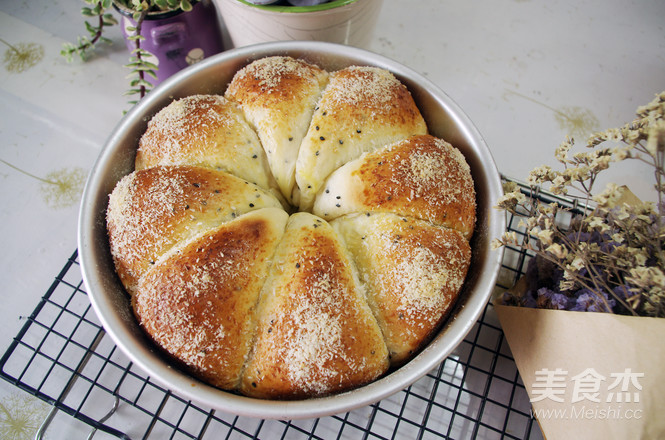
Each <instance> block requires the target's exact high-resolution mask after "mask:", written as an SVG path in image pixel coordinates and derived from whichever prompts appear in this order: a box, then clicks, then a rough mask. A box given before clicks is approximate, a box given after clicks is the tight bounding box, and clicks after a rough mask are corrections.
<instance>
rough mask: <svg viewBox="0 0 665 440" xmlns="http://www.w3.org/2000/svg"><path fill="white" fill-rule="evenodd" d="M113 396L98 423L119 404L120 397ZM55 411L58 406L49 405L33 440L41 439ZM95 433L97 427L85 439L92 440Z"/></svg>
mask: <svg viewBox="0 0 665 440" xmlns="http://www.w3.org/2000/svg"><path fill="white" fill-rule="evenodd" d="M113 397H114V398H115V400H114V401H113V406H112V407H111V409H110V410H109V412H108V413H106V415H105V416H104V417H102V418H101V419H100V420H99V423H104V422H105V421H107V420H108V419H109V417H111V416H112V415H113V414H114V413H115V412H116V410H117V409H118V405H119V404H120V399H119V398H118V396H113ZM57 412H58V408H56V407H55V406H53V407H51V410H50V411H49V413H48V414H47V415H46V418H44V421H43V422H42V424H41V425H40V426H39V429H38V430H37V432H36V433H35V440H42V439H43V438H44V433H45V432H46V430H47V429H48V427H49V425H50V424H51V421H52V420H53V417H55V414H56V413H57ZM96 433H97V428H96V427H93V428H92V430H91V431H90V434H88V437H86V440H92V438H93V437H94V436H95V434H96Z"/></svg>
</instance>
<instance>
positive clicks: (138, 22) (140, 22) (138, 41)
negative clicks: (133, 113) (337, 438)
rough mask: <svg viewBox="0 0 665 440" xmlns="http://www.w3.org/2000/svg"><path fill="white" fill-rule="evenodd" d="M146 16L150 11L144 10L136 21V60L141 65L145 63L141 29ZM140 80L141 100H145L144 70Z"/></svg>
mask: <svg viewBox="0 0 665 440" xmlns="http://www.w3.org/2000/svg"><path fill="white" fill-rule="evenodd" d="M146 15H148V11H147V10H144V11H143V12H141V16H140V17H139V19H138V20H136V35H137V37H139V38H137V39H136V59H137V60H138V61H139V63H142V62H143V58H142V57H141V38H140V35H141V27H142V26H143V20H144V19H145V17H146ZM138 73H139V78H140V80H141V85H140V86H139V90H140V91H139V99H141V98H143V97H144V96H145V95H146V88H145V85H143V80H144V79H145V72H144V71H143V69H140V70H139V72H138Z"/></svg>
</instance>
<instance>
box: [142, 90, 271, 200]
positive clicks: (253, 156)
mask: <svg viewBox="0 0 665 440" xmlns="http://www.w3.org/2000/svg"><path fill="white" fill-rule="evenodd" d="M158 165H198V166H204V167H209V168H214V169H217V170H222V171H226V172H229V173H231V174H234V175H236V176H238V177H240V178H242V179H245V180H247V181H249V182H252V183H255V184H257V185H259V186H260V187H262V188H264V189H270V188H272V187H273V186H274V182H273V181H272V180H271V174H270V167H269V166H268V161H267V159H266V157H265V153H264V151H263V147H261V143H260V142H259V138H258V136H257V135H256V132H255V131H254V130H253V129H252V128H251V127H250V126H249V124H248V123H247V121H246V120H245V117H244V115H243V113H242V111H241V109H240V108H239V107H238V104H236V103H234V102H231V101H228V100H227V99H226V98H224V97H222V96H217V95H193V96H188V97H185V98H182V99H178V100H176V101H173V102H172V103H171V104H169V105H168V106H166V107H164V108H163V109H162V110H161V111H159V112H158V113H157V114H156V115H155V116H154V117H153V118H152V119H151V120H150V122H149V123H148V129H147V130H146V132H145V134H144V135H143V136H141V139H140V140H139V149H138V151H137V153H136V169H137V170H141V169H145V168H150V167H154V166H158Z"/></svg>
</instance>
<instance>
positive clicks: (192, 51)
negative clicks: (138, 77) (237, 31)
mask: <svg viewBox="0 0 665 440" xmlns="http://www.w3.org/2000/svg"><path fill="white" fill-rule="evenodd" d="M192 5H193V8H192V10H191V11H188V12H183V11H181V10H178V11H171V12H157V13H149V14H148V15H146V18H145V20H143V23H142V24H141V35H142V36H143V37H144V38H145V40H141V48H142V49H145V50H146V51H148V52H149V53H150V54H151V55H152V57H149V59H148V60H147V61H149V62H151V63H154V64H156V65H157V66H158V69H157V72H156V74H157V79H154V78H153V77H152V76H150V75H146V80H148V81H150V82H151V83H152V84H153V85H157V84H159V83H160V82H162V81H164V80H165V79H166V78H168V77H170V76H171V75H173V74H174V73H176V72H178V71H180V70H182V69H184V68H185V67H187V66H190V65H192V64H194V63H197V62H199V61H201V60H203V59H204V58H207V57H209V56H211V55H215V54H217V53H220V52H221V51H223V50H224V46H223V41H222V29H221V24H220V20H219V17H218V15H217V9H216V8H215V5H214V4H213V3H212V1H211V0H201V1H197V2H192ZM114 6H115V9H116V10H117V11H118V12H119V13H120V14H121V15H122V20H121V23H122V25H121V26H122V33H123V35H124V37H125V43H126V44H127V49H128V50H129V51H130V52H131V51H133V50H134V49H135V48H136V42H135V41H132V40H129V39H128V37H130V36H131V35H132V34H130V33H129V31H128V28H129V27H134V26H136V22H135V21H134V20H133V19H132V11H131V10H129V9H127V8H126V7H123V6H122V5H119V4H117V3H116V2H114Z"/></svg>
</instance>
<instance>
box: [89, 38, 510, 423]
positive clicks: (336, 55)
mask: <svg viewBox="0 0 665 440" xmlns="http://www.w3.org/2000/svg"><path fill="white" fill-rule="evenodd" d="M271 55H288V56H292V57H296V58H302V59H305V60H307V61H310V62H313V63H316V64H317V65H319V66H321V67H323V68H325V69H327V70H329V71H334V70H338V69H341V68H344V67H346V66H350V65H369V66H377V67H380V68H384V69H387V70H389V71H391V72H392V73H393V74H394V75H395V76H396V77H397V78H398V79H400V80H401V81H402V82H403V83H404V84H405V85H406V86H407V88H408V89H409V90H410V92H411V94H412V95H413V98H414V99H415V101H416V103H417V105H418V106H419V108H420V110H421V112H422V114H423V116H424V118H425V120H426V122H427V125H428V128H429V131H430V133H431V134H433V135H435V136H438V137H441V138H443V139H445V140H447V141H449V142H450V143H452V144H453V145H455V146H456V147H457V148H459V149H460V150H461V151H462V153H463V154H464V156H465V157H466V159H467V161H468V163H469V165H470V167H471V172H472V175H473V178H474V182H475V187H476V193H477V203H478V208H477V225H476V230H475V233H474V236H473V238H472V243H471V246H472V261H471V267H470V269H469V273H468V276H467V279H466V281H465V284H464V287H463V290H462V292H461V294H460V297H459V299H458V301H457V303H456V305H455V307H454V309H453V310H452V312H451V314H450V316H449V318H448V319H447V320H446V322H445V323H444V324H443V326H442V327H441V329H440V330H439V332H438V333H437V334H436V335H435V337H434V338H433V339H432V340H431V342H430V343H429V344H428V345H427V346H426V348H424V349H423V350H422V351H421V352H419V353H418V354H417V355H416V356H415V357H414V358H413V359H412V360H411V361H410V362H409V363H407V364H406V365H404V366H403V367H401V368H399V369H395V370H394V371H390V372H389V373H388V374H386V375H385V376H383V377H382V378H380V379H378V380H376V381H374V382H372V383H370V384H368V385H366V386H363V387H360V388H357V389H354V390H352V391H348V392H344V393H340V394H335V395H332V396H327V397H320V398H312V399H304V400H293V401H275V400H261V399H254V398H248V397H244V396H241V395H237V394H234V393H230V392H226V391H222V390H219V389H216V388H214V387H212V386H209V385H207V384H205V383H202V382H200V381H199V380H197V379H195V378H193V377H191V376H189V375H187V374H186V373H184V372H182V371H180V370H178V369H177V368H175V367H173V366H172V365H170V364H169V363H168V362H167V361H166V360H165V358H164V357H163V356H162V355H160V353H159V351H158V350H157V349H156V347H155V346H153V345H152V344H151V343H150V342H149V341H148V340H147V338H146V337H145V336H144V334H143V332H142V330H141V329H140V328H139V326H138V324H137V321H136V320H135V318H134V315H133V313H132V309H131V304H130V300H129V296H128V294H127V293H126V292H125V290H124V288H123V287H122V285H121V283H120V281H119V279H118V277H117V276H116V274H115V270H114V267H113V261H112V258H111V254H110V251H109V244H108V238H107V233H106V217H105V216H106V208H107V203H108V197H109V194H110V193H111V192H112V190H113V188H114V187H115V185H116V183H117V182H118V181H119V180H120V179H121V178H122V177H123V176H125V175H126V174H129V173H130V172H131V171H132V170H133V168H134V157H135V154H136V148H137V145H138V139H139V137H140V136H141V134H142V133H143V132H144V131H145V129H146V126H147V123H148V120H149V119H150V118H151V117H152V116H153V115H154V114H155V113H157V112H158V111H159V110H160V109H161V108H163V107H164V106H166V105H167V104H169V103H170V102H171V101H173V100H174V99H177V98H182V97H185V96H188V95H193V94H223V93H224V91H225V89H226V86H227V84H228V83H229V81H230V80H231V79H232V77H233V75H234V74H235V72H236V71H238V70H239V69H240V68H242V67H243V66H245V65H246V64H248V63H250V62H252V61H253V60H256V59H258V58H262V57H266V56H271ZM501 193H502V189H501V180H500V176H499V173H498V171H497V169H496V165H495V163H494V160H493V158H492V155H491V152H490V150H489V148H488V147H487V145H486V143H485V141H484V140H483V138H482V136H481V134H480V133H479V131H478V130H477V129H476V127H475V126H474V125H473V123H472V122H471V120H470V119H469V118H468V117H467V116H466V114H465V113H464V112H463V111H462V110H461V109H460V107H459V106H458V105H457V104H456V103H455V102H453V100H452V99H451V98H450V97H449V96H448V95H446V94H445V93H444V92H443V91H442V90H441V89H440V88H439V87H437V86H436V85H435V84H433V83H432V82H431V81H429V80H427V79H426V78H424V77H423V76H422V75H420V74H418V73H417V72H415V71H413V70H412V69H410V68H408V67H405V66H404V65H402V64H400V63H397V62H395V61H393V60H391V59H388V58H386V57H383V56H380V55H377V54H375V53H372V52H368V51H366V50H362V49H356V48H351V47H348V46H343V45H337V44H332V43H324V42H312V41H306V42H299V41H286V42H275V43H264V44H260V45H255V46H247V47H243V48H238V49H233V50H230V51H227V52H224V53H221V54H219V55H216V56H214V57H211V58H208V59H206V60H204V61H202V62H200V63H198V64H195V65H194V66H191V67H188V68H187V69H185V70H183V71H181V72H180V73H178V74H176V75H174V76H173V77H171V78H169V79H168V80H166V81H165V82H163V83H162V84H161V85H160V86H158V87H157V88H155V89H154V90H153V91H151V92H150V93H149V94H148V96H146V97H145V98H143V99H142V100H141V101H140V102H139V103H138V104H136V105H135V106H134V107H133V108H132V110H131V111H129V112H128V113H127V114H126V115H125V116H124V117H123V118H122V120H121V121H120V122H119V124H118V125H117V126H116V127H115V129H114V130H113V132H112V133H111V135H110V136H109V138H108V140H107V142H106V144H105V146H104V147H103V149H102V151H101V153H100V155H99V157H98V159H97V161H96V163H95V165H94V167H93V169H92V171H91V173H90V176H89V178H88V181H87V183H86V187H85V190H84V193H83V199H82V204H81V210H80V215H79V233H78V246H79V261H80V264H81V268H82V273H83V279H84V282H85V285H86V288H87V292H88V295H89V297H90V300H91V302H92V305H93V308H94V310H95V311H96V313H97V315H98V317H99V319H100V321H101V323H102V325H103V326H104V328H105V330H106V331H107V333H108V334H109V335H110V336H111V338H112V339H113V341H114V342H115V343H116V344H117V345H118V347H120V349H121V350H122V351H123V352H124V353H125V354H126V355H127V356H128V357H129V358H130V359H131V360H132V361H133V362H134V363H135V364H136V365H138V366H139V367H141V368H142V369H143V370H145V372H146V373H147V374H148V375H149V376H150V377H151V378H152V379H154V380H155V381H157V382H159V383H161V384H162V385H164V386H166V387H167V388H169V389H171V390H172V391H173V392H175V393H177V394H179V395H181V396H183V397H186V398H188V399H191V400H193V401H195V402H197V403H199V404H200V405H203V406H207V407H210V408H214V409H217V410H221V411H224V412H229V413H233V414H237V415H244V416H252V417H259V418H265V419H302V418H310V417H322V416H326V415H332V414H337V413H343V412H346V411H350V410H352V409H354V408H358V407H361V406H365V405H369V404H371V403H374V402H377V401H379V400H381V399H383V398H386V397H388V396H390V395H392V394H393V393H396V392H398V391H400V390H402V389H404V388H406V387H408V386H409V385H411V384H412V383H414V382H415V381H417V380H418V379H419V378H421V377H423V376H424V375H425V374H427V373H428V372H429V371H431V370H432V369H434V368H435V367H436V366H437V365H438V364H439V363H441V362H442V361H443V360H444V359H445V358H446V357H447V356H448V355H449V354H450V353H451V352H452V351H453V350H454V349H455V347H456V346H457V345H458V344H459V343H460V342H461V341H462V340H463V339H464V337H465V336H466V335H467V333H468V332H469V331H470V330H471V328H472V327H473V325H474V324H475V322H476V320H477V319H478V318H479V316H480V314H481V313H482V312H483V310H484V308H485V305H486V304H487V302H488V300H489V298H490V295H491V293H492V290H493V288H494V284H495V282H496V277H497V274H498V271H499V268H500V263H501V258H502V251H500V250H492V249H491V245H490V244H491V241H492V240H493V239H494V238H498V237H500V235H501V234H502V233H503V231H504V228H505V219H504V216H503V215H502V214H501V213H500V212H499V211H497V210H495V209H493V205H494V203H495V202H496V200H497V198H498V197H499V196H500V195H501Z"/></svg>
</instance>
